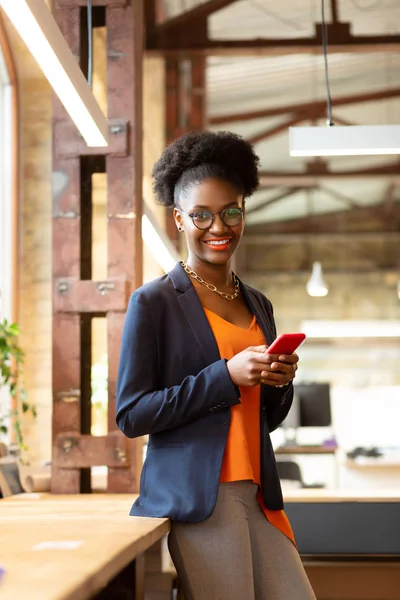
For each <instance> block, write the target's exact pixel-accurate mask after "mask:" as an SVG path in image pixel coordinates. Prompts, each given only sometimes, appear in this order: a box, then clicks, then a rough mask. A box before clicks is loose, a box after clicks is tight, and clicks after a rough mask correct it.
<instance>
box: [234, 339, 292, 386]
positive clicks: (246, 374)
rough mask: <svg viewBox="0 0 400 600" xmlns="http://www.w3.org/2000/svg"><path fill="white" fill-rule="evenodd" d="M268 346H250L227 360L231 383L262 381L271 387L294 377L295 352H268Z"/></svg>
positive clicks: (285, 383) (246, 384)
mask: <svg viewBox="0 0 400 600" xmlns="http://www.w3.org/2000/svg"><path fill="white" fill-rule="evenodd" d="M267 348H268V346H251V347H249V348H246V350H243V352H239V354H236V355H235V356H234V357H233V358H231V359H230V360H229V361H228V362H227V365H226V366H227V368H228V372H229V375H230V376H231V379H232V381H233V383H235V384H236V385H238V386H239V385H243V386H245V387H252V386H255V385H259V384H260V383H264V384H266V385H269V386H272V387H278V386H282V385H287V384H288V383H290V382H291V381H292V379H294V377H295V374H296V371H297V363H298V360H299V357H298V356H297V354H290V355H283V354H268V353H267Z"/></svg>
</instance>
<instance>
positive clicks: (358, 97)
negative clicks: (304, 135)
mask: <svg viewBox="0 0 400 600" xmlns="http://www.w3.org/2000/svg"><path fill="white" fill-rule="evenodd" d="M399 96H400V88H393V89H385V90H379V91H376V92H367V93H365V94H354V95H352V96H340V97H339V98H334V99H333V106H334V108H337V107H338V106H346V105H349V104H361V103H364V102H377V101H380V100H387V99H389V98H398V97H399ZM325 108H326V100H325V99H324V100H317V101H316V102H305V103H302V104H287V105H286V106H285V105H284V106H276V107H273V108H265V109H261V110H254V111H247V112H241V113H231V114H225V115H215V116H214V117H212V116H211V117H209V118H208V123H209V125H224V124H226V123H234V122H236V121H251V120H254V119H263V118H268V117H277V116H279V115H285V114H287V113H294V114H298V113H307V114H308V115H311V117H312V116H313V115H315V114H323V113H324V111H325Z"/></svg>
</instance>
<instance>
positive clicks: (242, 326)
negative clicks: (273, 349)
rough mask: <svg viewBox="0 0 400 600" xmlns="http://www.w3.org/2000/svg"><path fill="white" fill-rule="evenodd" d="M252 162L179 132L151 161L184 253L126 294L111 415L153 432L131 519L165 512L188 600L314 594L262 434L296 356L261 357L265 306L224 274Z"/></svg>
mask: <svg viewBox="0 0 400 600" xmlns="http://www.w3.org/2000/svg"><path fill="white" fill-rule="evenodd" d="M258 163H259V159H258V157H257V156H256V155H255V154H254V151H253V148H252V146H251V145H250V144H248V143H247V142H246V141H245V140H243V139H242V138H240V137H239V136H236V135H234V134H232V133H226V132H223V133H213V132H203V133H196V134H188V135H185V136H183V137H181V138H179V139H178V140H176V141H175V142H174V143H172V144H171V145H170V146H169V147H168V148H166V150H165V151H164V153H163V154H162V156H161V158H160V159H159V161H158V162H157V163H156V165H155V167H154V170H153V177H154V190H155V193H156V196H157V198H158V200H159V202H160V203H161V204H163V205H164V206H167V207H173V211H174V218H175V223H176V226H177V228H178V230H179V231H180V232H182V233H183V234H184V235H185V237H186V242H187V248H188V258H187V261H186V263H179V264H177V265H176V266H175V268H174V269H173V270H172V271H171V272H170V273H168V274H167V275H165V276H164V277H161V278H159V279H157V280H155V281H153V282H151V283H149V284H147V285H144V286H143V287H141V288H139V289H138V290H136V291H135V292H134V294H133V295H132V297H131V300H130V304H129V308H128V312H127V315H126V322H125V327H124V333H123V339H122V347H121V358H120V366H119V379H118V390H117V423H118V426H119V427H120V429H121V430H122V431H123V433H124V434H125V435H126V436H128V437H130V438H134V437H137V436H141V435H144V434H150V437H149V445H148V451H147V456H146V460H145V463H144V466H143V470H142V475H141V482H140V496H139V498H138V499H137V500H136V502H135V503H134V505H133V507H132V510H131V513H130V514H131V515H137V516H147V517H169V518H170V519H171V520H172V530H171V533H170V536H169V549H170V553H171V556H172V559H173V561H174V564H175V566H176V569H177V572H178V575H179V577H180V580H181V582H182V587H183V593H184V598H185V600H205V599H210V600H228V599H229V600H267V599H268V600H312V599H315V596H314V594H313V592H312V589H311V586H310V584H309V582H308V579H307V577H306V575H305V572H304V570H303V567H302V564H301V561H300V558H299V555H298V553H297V550H296V547H295V543H294V539H293V534H292V531H291V528H290V525H289V522H288V520H287V519H286V516H285V513H284V512H283V501H282V493H281V488H280V482H279V477H278V473H277V469H276V464H275V459H274V453H273V449H272V445H271V440H270V437H269V432H270V431H273V430H274V429H276V427H278V425H279V424H280V423H281V422H282V421H283V419H284V418H285V417H286V415H287V413H288V411H289V409H290V405H291V402H292V397H293V387H292V383H291V382H292V380H293V378H294V376H295V372H296V369H297V363H298V356H297V355H296V354H293V355H290V356H279V355H268V354H267V352H266V350H267V347H268V345H269V344H271V342H272V341H273V340H274V339H275V337H276V332H275V324H274V319H273V314H272V307H271V303H270V302H269V300H267V298H266V297H265V296H263V294H261V293H260V292H258V291H257V290H254V289H252V288H250V287H249V286H246V285H244V284H243V283H242V282H241V281H240V280H239V279H238V278H237V277H236V275H234V273H233V272H232V258H233V255H234V253H235V251H236V249H237V247H238V245H239V242H240V240H241V237H242V235H243V229H244V216H245V199H246V198H248V197H250V196H251V195H252V193H253V192H254V191H255V190H256V189H257V186H258V183H259V182H258Z"/></svg>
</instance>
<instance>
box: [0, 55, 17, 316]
mask: <svg viewBox="0 0 400 600" xmlns="http://www.w3.org/2000/svg"><path fill="white" fill-rule="evenodd" d="M12 104H13V87H12V84H11V81H10V76H9V72H8V68H7V64H6V60H5V57H4V54H3V52H2V49H1V47H0V294H1V295H0V318H7V319H10V320H11V319H12V317H14V316H15V315H13V308H12V307H13V302H14V301H15V299H14V298H13V285H12V281H13V273H12V268H13V254H14V253H13V248H14V244H15V238H14V236H15V233H16V232H15V231H13V224H14V219H13V204H14V202H13V173H14V169H15V165H14V164H13V160H14V152H13V142H14V140H13V131H12V128H13V109H12Z"/></svg>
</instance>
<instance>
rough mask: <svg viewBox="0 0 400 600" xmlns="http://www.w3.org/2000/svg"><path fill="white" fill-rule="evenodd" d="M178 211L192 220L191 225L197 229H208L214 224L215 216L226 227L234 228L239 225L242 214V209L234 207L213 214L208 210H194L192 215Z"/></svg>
mask: <svg viewBox="0 0 400 600" xmlns="http://www.w3.org/2000/svg"><path fill="white" fill-rule="evenodd" d="M178 208H179V207H178ZM179 210H180V211H181V212H183V213H185V215H188V216H189V217H190V218H191V219H192V221H193V225H195V226H196V227H197V229H210V227H211V226H212V224H213V223H214V219H215V215H219V216H220V217H221V221H222V222H223V223H224V224H225V225H227V226H228V227H235V226H236V225H239V223H240V221H241V220H242V219H243V213H244V211H243V208H236V207H234V208H224V210H221V211H220V212H215V213H212V212H210V211H209V210H196V211H195V212H192V213H188V212H186V211H185V210H182V209H181V208H179Z"/></svg>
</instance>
